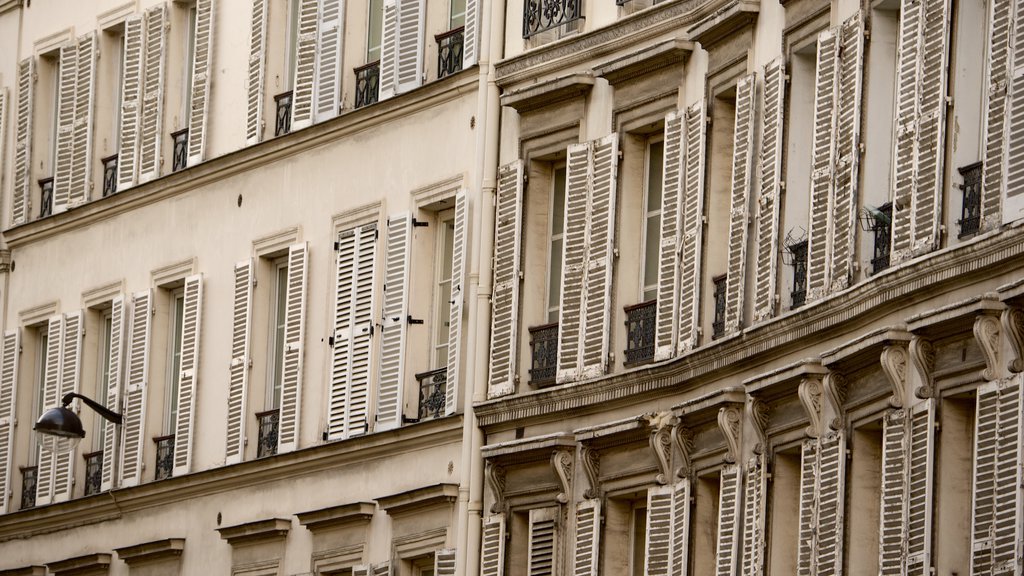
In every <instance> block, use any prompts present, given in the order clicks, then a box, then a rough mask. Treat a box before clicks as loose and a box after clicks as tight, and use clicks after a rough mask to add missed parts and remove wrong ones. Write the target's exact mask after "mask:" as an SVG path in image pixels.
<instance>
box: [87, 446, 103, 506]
mask: <svg viewBox="0 0 1024 576" xmlns="http://www.w3.org/2000/svg"><path fill="white" fill-rule="evenodd" d="M82 457H83V458H85V495H86V496H91V495H93V494H99V493H100V486H101V485H102V484H103V451H102V450H100V451H98V452H90V453H89V454H83V455H82Z"/></svg>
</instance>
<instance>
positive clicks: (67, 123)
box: [53, 43, 78, 214]
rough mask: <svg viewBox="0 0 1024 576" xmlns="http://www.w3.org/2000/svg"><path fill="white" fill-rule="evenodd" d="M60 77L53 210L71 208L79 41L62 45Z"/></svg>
mask: <svg viewBox="0 0 1024 576" xmlns="http://www.w3.org/2000/svg"><path fill="white" fill-rule="evenodd" d="M59 68H60V70H59V74H58V77H57V87H56V90H57V112H56V113H57V118H56V125H57V135H56V138H57V141H56V143H55V144H56V146H55V154H54V156H55V160H54V167H53V213H54V214H59V213H60V212H63V211H65V210H67V209H68V197H69V195H70V192H71V158H72V144H73V142H74V139H73V138H74V129H75V81H76V80H78V44H76V43H71V44H65V45H64V46H61V48H60V65H59Z"/></svg>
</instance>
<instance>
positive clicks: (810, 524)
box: [796, 440, 818, 576]
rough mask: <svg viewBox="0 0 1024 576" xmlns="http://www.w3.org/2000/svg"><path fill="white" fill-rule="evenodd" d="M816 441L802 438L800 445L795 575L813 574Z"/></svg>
mask: <svg viewBox="0 0 1024 576" xmlns="http://www.w3.org/2000/svg"><path fill="white" fill-rule="evenodd" d="M817 492H818V442H817V440H804V441H803V443H802V444H801V445H800V514H799V517H798V521H799V524H798V528H797V549H796V573H797V576H813V575H814V574H815V570H814V560H815V559H814V550H815V546H814V542H815V532H817V525H816V523H815V522H816V519H817V517H818V498H817Z"/></svg>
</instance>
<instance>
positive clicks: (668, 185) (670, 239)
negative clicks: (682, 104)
mask: <svg viewBox="0 0 1024 576" xmlns="http://www.w3.org/2000/svg"><path fill="white" fill-rule="evenodd" d="M685 122H686V113H685V112H681V113H679V114H676V113H675V112H672V113H670V114H669V115H668V116H666V117H665V143H664V150H665V153H664V157H665V159H664V162H663V164H662V180H661V182H662V188H661V236H660V238H661V244H660V245H659V246H658V301H657V304H656V306H657V311H656V320H655V322H656V325H655V332H654V359H655V360H665V359H668V358H671V357H672V356H675V353H676V335H677V333H676V326H677V324H676V322H677V321H678V318H677V316H676V314H677V312H678V311H679V306H678V303H679V246H680V241H681V237H680V213H679V207H680V194H681V192H682V185H683V180H684V178H683V151H684V149H685V143H684V141H683V136H684V133H685V131H684V129H685V126H684V125H685Z"/></svg>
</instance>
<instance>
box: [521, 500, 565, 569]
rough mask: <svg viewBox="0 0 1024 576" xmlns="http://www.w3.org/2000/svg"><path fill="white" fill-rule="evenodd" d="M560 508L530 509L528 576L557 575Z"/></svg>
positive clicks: (527, 556) (527, 557) (527, 555)
mask: <svg viewBox="0 0 1024 576" xmlns="http://www.w3.org/2000/svg"><path fill="white" fill-rule="evenodd" d="M558 515H559V509H558V508H537V509H533V510H530V520H529V522H530V528H529V539H528V543H529V546H528V549H527V554H526V574H527V575H528V576H555V574H557V573H558V572H559V570H558Z"/></svg>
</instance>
